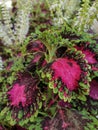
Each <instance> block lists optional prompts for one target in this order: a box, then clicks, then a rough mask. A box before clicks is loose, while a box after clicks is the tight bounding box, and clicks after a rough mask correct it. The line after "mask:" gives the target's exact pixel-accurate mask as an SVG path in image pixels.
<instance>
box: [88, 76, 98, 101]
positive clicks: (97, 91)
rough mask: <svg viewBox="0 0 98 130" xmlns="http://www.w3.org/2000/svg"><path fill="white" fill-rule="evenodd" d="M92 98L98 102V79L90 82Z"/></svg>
mask: <svg viewBox="0 0 98 130" xmlns="http://www.w3.org/2000/svg"><path fill="white" fill-rule="evenodd" d="M89 95H90V97H92V98H93V99H96V100H98V78H95V79H93V80H92V81H91V82H90V94H89Z"/></svg>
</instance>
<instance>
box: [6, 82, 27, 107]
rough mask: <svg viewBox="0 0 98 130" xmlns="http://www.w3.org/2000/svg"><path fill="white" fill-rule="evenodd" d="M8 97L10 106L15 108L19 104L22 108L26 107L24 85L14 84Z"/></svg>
mask: <svg viewBox="0 0 98 130" xmlns="http://www.w3.org/2000/svg"><path fill="white" fill-rule="evenodd" d="M8 95H9V99H10V101H11V105H12V106H16V107H17V106H19V103H22V106H23V107H24V106H25V105H26V94H25V85H19V84H18V83H16V84H14V85H13V88H12V89H11V90H10V91H9V92H8Z"/></svg>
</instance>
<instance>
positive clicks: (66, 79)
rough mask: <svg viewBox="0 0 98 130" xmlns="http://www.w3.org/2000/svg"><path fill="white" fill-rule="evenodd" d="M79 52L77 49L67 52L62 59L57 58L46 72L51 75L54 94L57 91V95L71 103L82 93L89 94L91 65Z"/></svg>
mask: <svg viewBox="0 0 98 130" xmlns="http://www.w3.org/2000/svg"><path fill="white" fill-rule="evenodd" d="M77 52H78V51H76V50H75V49H68V50H66V51H65V53H64V54H63V56H62V57H61V58H57V59H56V60H55V61H53V62H52V63H51V64H50V66H49V65H47V66H48V68H47V67H46V70H45V73H46V75H48V74H49V73H50V76H48V77H47V78H48V79H49V88H51V89H53V92H55V89H56V93H58V95H59V97H60V99H63V100H64V101H67V100H68V101H70V100H71V99H73V98H78V95H79V94H81V93H84V92H85V94H88V92H89V78H88V77H89V65H88V64H87V63H86V61H85V59H84V58H83V55H82V53H81V52H78V53H77ZM47 73H48V74H47ZM80 83H82V84H84V85H81V84H80ZM84 86H86V87H84Z"/></svg>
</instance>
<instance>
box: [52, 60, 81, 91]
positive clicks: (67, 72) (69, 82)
mask: <svg viewBox="0 0 98 130" xmlns="http://www.w3.org/2000/svg"><path fill="white" fill-rule="evenodd" d="M51 68H52V70H53V71H54V76H53V80H56V79H58V78H60V79H61V80H62V82H63V83H64V85H65V86H66V87H67V88H68V89H69V90H71V91H72V90H75V89H77V88H78V81H79V80H80V76H81V68H80V66H79V65H78V64H77V62H76V61H74V60H73V59H68V58H59V59H57V60H56V61H55V62H54V63H53V64H52V67H51Z"/></svg>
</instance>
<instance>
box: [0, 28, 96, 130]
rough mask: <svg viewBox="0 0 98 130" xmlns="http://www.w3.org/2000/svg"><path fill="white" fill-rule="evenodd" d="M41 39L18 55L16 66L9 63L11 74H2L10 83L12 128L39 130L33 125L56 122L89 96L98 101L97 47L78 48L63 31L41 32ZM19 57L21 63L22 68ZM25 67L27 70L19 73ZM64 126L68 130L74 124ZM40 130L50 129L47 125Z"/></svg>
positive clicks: (4, 97) (5, 107)
mask: <svg viewBox="0 0 98 130" xmlns="http://www.w3.org/2000/svg"><path fill="white" fill-rule="evenodd" d="M63 33H64V32H63ZM70 33H71V32H70ZM36 35H37V38H36V39H35V40H34V38H33V39H32V37H33V36H30V38H29V40H27V43H26V44H24V45H22V47H20V50H18V51H16V53H15V52H14V54H13V55H14V58H13V57H12V58H10V59H11V61H10V62H8V61H7V60H5V62H6V66H5V67H6V69H5V70H6V71H4V70H3V71H2V73H1V77H3V76H5V77H8V79H7V80H5V79H4V78H2V79H3V80H2V82H1V92H0V100H1V101H2V103H1V104H0V105H1V110H0V111H1V113H0V119H1V120H4V121H3V123H2V124H3V125H6V124H5V123H6V122H8V125H11V126H14V125H16V124H17V125H18V126H21V127H24V128H26V129H29V130H32V129H38V128H37V127H36V125H34V123H33V122H36V120H37V118H39V117H40V118H43V117H45V116H47V117H49V122H52V121H50V119H51V116H53V115H54V111H56V110H58V108H59V107H60V108H62V107H65V108H66V107H69V108H70V107H71V104H70V103H71V102H72V101H73V100H77V99H79V100H82V101H86V96H87V95H89V92H90V96H91V97H92V98H93V99H98V94H97V92H95V91H96V90H97V81H96V80H95V79H93V78H94V77H96V75H97V73H98V66H97V65H98V54H97V44H96V43H90V42H89V43H88V42H85V41H84V42H79V43H77V42H76V43H75V42H73V41H74V40H73V39H72V37H71V36H69V39H67V38H66V37H67V35H68V34H65V37H64V35H62V30H61V31H59V30H58V29H57V28H56V29H54V28H51V30H45V31H43V32H40V31H37V33H36ZM72 35H73V34H72ZM74 35H75V34H74ZM75 37H77V35H76V36H75ZM79 37H80V38H82V36H79ZM77 39H78V38H77ZM81 41H82V40H81ZM15 57H16V59H18V58H19V59H21V62H19V63H17V61H16V60H15ZM20 64H22V67H20V68H19V69H17V68H18V65H20ZM14 72H15V73H14ZM12 77H14V78H12ZM11 78H12V79H11ZM10 79H11V81H10V82H9V81H8V80H10ZM92 79H93V80H92ZM4 80H5V81H4ZM90 86H91V87H90ZM51 109H52V110H51ZM49 113H50V114H49ZM5 117H6V118H5ZM39 122H40V123H41V121H40V120H39ZM47 122H48V121H47ZM49 122H48V123H49ZM63 123H64V124H65V125H63V124H62V125H63V127H64V128H65V127H66V128H67V126H69V125H70V124H69V123H67V124H66V123H65V122H63ZM38 127H39V129H45V128H44V127H43V125H39V126H38ZM45 127H47V129H48V126H45Z"/></svg>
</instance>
